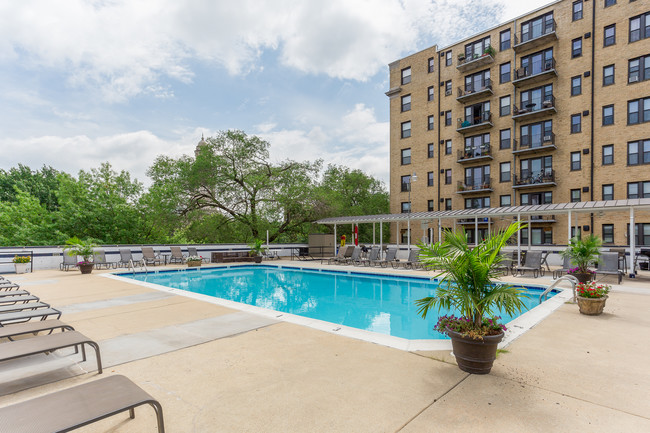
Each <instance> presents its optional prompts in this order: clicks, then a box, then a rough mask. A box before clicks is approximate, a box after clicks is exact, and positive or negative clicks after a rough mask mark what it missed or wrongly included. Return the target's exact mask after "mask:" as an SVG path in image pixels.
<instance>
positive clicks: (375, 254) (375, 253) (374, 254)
mask: <svg viewBox="0 0 650 433" xmlns="http://www.w3.org/2000/svg"><path fill="white" fill-rule="evenodd" d="M378 258H379V247H372V248H371V249H370V253H368V257H366V258H365V259H361V261H360V262H361V264H362V265H364V266H370V265H371V264H372V263H373V262H376V261H377V259H378Z"/></svg>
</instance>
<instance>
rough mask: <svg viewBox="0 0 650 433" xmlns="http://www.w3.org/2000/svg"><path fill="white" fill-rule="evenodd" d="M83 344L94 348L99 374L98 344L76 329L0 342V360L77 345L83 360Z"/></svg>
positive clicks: (84, 353)
mask: <svg viewBox="0 0 650 433" xmlns="http://www.w3.org/2000/svg"><path fill="white" fill-rule="evenodd" d="M85 344H88V345H89V346H91V347H92V348H93V349H95V354H96V356H97V371H98V373H99V374H101V373H102V357H101V355H100V353H99V345H98V344H97V343H96V342H94V341H93V340H91V339H90V338H88V337H86V336H85V335H83V334H82V333H81V332H77V331H68V332H60V333H57V334H50V335H42V336H39V337H34V338H27V339H24V340H18V341H12V342H10V343H2V344H0V347H2V351H0V361H8V360H10V359H16V358H23V357H25V356H31V355H36V354H38V353H49V352H53V351H55V350H58V349H64V348H66V347H77V346H81V354H82V357H83V360H84V361H85V360H86V348H85V346H84V345H85ZM10 431H13V430H10Z"/></svg>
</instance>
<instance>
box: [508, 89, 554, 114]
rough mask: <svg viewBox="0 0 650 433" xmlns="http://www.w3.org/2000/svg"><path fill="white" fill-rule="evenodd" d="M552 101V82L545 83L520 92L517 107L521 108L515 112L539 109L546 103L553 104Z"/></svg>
mask: <svg viewBox="0 0 650 433" xmlns="http://www.w3.org/2000/svg"><path fill="white" fill-rule="evenodd" d="M547 101H548V102H547ZM553 102H554V101H553V85H552V84H547V85H546V86H542V87H536V88H534V89H530V90H526V91H524V92H521V95H520V99H519V107H521V108H520V109H519V111H517V112H515V114H519V113H525V112H528V111H534V110H541V109H543V108H544V107H545V106H546V104H548V105H549V106H553ZM524 110H525V111H524Z"/></svg>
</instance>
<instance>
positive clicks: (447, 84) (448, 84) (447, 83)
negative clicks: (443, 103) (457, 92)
mask: <svg viewBox="0 0 650 433" xmlns="http://www.w3.org/2000/svg"><path fill="white" fill-rule="evenodd" d="M449 95H451V80H447V81H445V96H449Z"/></svg>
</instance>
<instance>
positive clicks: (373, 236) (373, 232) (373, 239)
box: [372, 221, 376, 245]
mask: <svg viewBox="0 0 650 433" xmlns="http://www.w3.org/2000/svg"><path fill="white" fill-rule="evenodd" d="M375 243H376V242H375V222H374V221H373V223H372V244H373V245H374V244H375Z"/></svg>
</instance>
